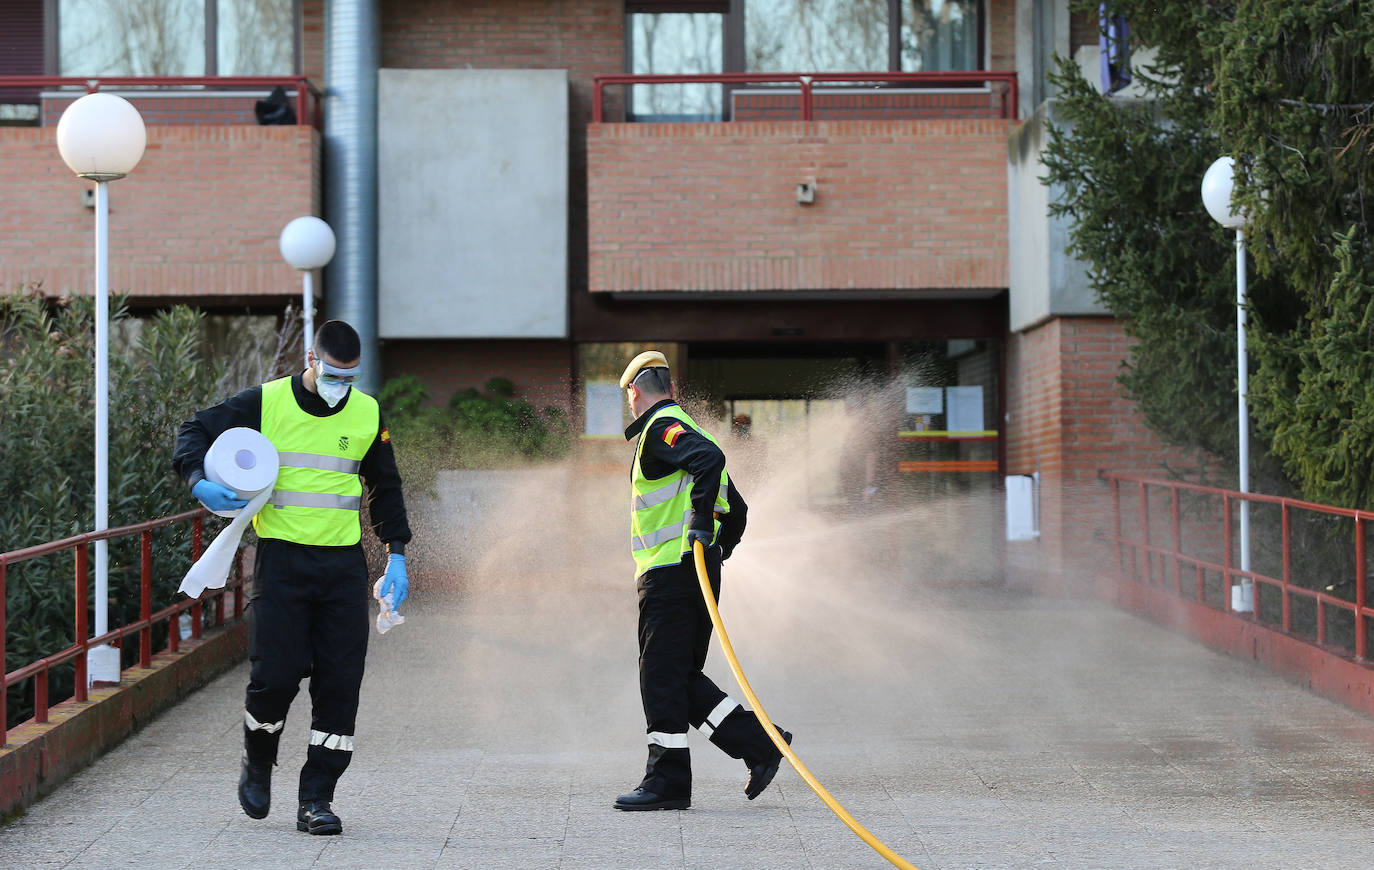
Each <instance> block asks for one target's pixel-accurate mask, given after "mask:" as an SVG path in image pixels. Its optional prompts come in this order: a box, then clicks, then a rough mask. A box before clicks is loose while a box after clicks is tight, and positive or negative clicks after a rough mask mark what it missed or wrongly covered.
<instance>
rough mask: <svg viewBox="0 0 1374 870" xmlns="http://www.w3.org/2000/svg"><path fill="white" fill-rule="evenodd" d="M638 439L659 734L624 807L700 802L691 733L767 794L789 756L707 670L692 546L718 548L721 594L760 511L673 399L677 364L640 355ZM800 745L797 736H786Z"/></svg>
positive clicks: (645, 661)
mask: <svg viewBox="0 0 1374 870" xmlns="http://www.w3.org/2000/svg"><path fill="white" fill-rule="evenodd" d="M620 386H621V388H622V389H624V390H626V392H627V398H628V399H629V403H630V409H631V410H632V411H633V413H634V415H635V421H634V423H632V424H631V425H630V428H628V429H626V430H625V440H627V441H629V440H632V439H635V438H638V439H639V440H638V443H637V445H636V447H635V459H634V468H633V478H632V480H633V488H634V493H633V498H632V502H631V507H630V549H631V552H632V554H633V556H634V560H635V573H636V576H637V585H638V588H639V690H640V696H641V698H642V700H643V702H644V718H645V720H646V723H647V725H648V733H649V762H648V764H647V765H646V767H645V771H644V779H643V780H642V781H641V782H640V784H639V786H638V787H637V788H635V790H634V791H632V792H630V793H629V794H623V795H621V796H620V797H618V798H616V801H615V808H616V809H619V810H681V809H686V808H687V807H689V806H691V804H692V760H691V754H690V751H689V750H688V748H687V728H688V726H692V727H694V728H696V729H697V730H698V731H700V732H701V733H703V734H705V735H706V736H707V737H708V738H710V740H711V742H712V743H714V744H715V745H716V746H718V747H720V748H721V749H722V750H724V751H725V753H726V754H727V755H729V756H731V757H732V758H739V759H742V760H743V761H744V764H745V766H746V767H748V768H749V780H748V783H747V784H746V785H745V788H744V793H745V795H746V796H747V797H748V798H749V799H750V800H753V799H754V798H756V797H758V796H759V794H760V793H762V792H763V790H764V789H765V788H767V787H768V784H769V783H770V782H772V781H773V777H774V776H775V775H776V774H777V772H778V766H779V765H780V764H781V762H782V753H781V752H779V751H778V749H777V747H775V746H774V745H773V743H772V741H770V740H769V739H768V735H767V734H766V733H765V732H764V730H763V726H762V725H760V724H759V721H758V719H756V718H754V714H753V713H751V712H749V711H748V710H746V709H744V707H743V706H741V705H740V704H739V703H738V702H737V701H735V699H734V698H731V697H730V696H729V695H727V694H725V692H723V691H721V690H720V688H719V687H717V686H716V684H715V683H713V682H712V681H711V679H710V677H707V676H706V675H705V674H704V673H702V667H703V666H704V665H705V664H706V653H707V650H708V649H709V647H710V643H711V617H710V614H709V613H708V612H707V610H706V602H705V601H704V600H703V599H702V595H701V588H700V585H699V584H698V582H697V575H696V564H695V560H694V557H693V554H692V544H693V542H695V541H701V543H702V546H703V547H704V548H705V550H706V565H707V575H708V577H709V579H710V581H711V588H712V590H713V592H714V594H715V595H717V596H719V595H720V564H721V562H722V561H724V560H725V559H728V558H729V557H730V553H731V552H732V551H733V550H734V549H735V545H736V544H738V543H739V541H740V537H741V536H742V535H743V534H744V524H745V512H746V511H747V510H748V508H747V506H746V505H745V503H744V499H743V498H742V497H741V496H740V494H739V489H738V487H736V486H735V484H734V482H733V481H732V480H731V479H730V477H729V475H728V474H726V472H725V454H724V453H722V452H721V449H720V445H719V444H718V443H717V442H716V439H715V438H713V437H711V435H710V434H708V433H707V432H706V430H704V429H702V428H701V427H700V426H698V425H697V424H696V421H694V420H693V419H692V418H691V417H690V416H688V415H687V412H686V411H684V410H682V408H681V406H679V405H678V403H677V402H676V401H675V400H674V399H673V384H672V379H671V377H670V373H669V370H668V360H667V358H666V357H664V355H663V354H662V353H660V352H658V351H656V350H651V351H645V352H644V353H641V354H640V355H639V356H637V357H635V358H634V359H633V360H632V361H631V362H630V364H629V366H628V367H626V369H625V372H624V374H622V375H621V377H620ZM782 736H783V739H784V740H786V741H787V742H788V743H791V742H792V735H791V734H790V733H788V732H786V731H783V732H782Z"/></svg>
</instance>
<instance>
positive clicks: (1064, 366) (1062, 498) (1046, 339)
mask: <svg viewBox="0 0 1374 870" xmlns="http://www.w3.org/2000/svg"><path fill="white" fill-rule="evenodd" d="M1129 349H1130V339H1128V338H1127V337H1126V335H1125V334H1124V333H1123V332H1122V330H1121V326H1120V324H1119V323H1118V322H1117V321H1115V320H1114V319H1111V318H1087V317H1079V318H1057V319H1054V320H1050V321H1048V322H1046V323H1045V324H1043V325H1041V326H1039V327H1036V328H1034V329H1030V330H1027V331H1026V332H1023V333H1017V334H1014V335H1012V336H1010V337H1009V338H1008V341H1007V379H1008V384H1007V414H1008V425H1007V473H1008V474H1030V473H1032V472H1034V471H1036V470H1039V472H1040V476H1041V477H1040V479H1041V501H1040V519H1041V538H1040V540H1039V541H1038V542H1033V543H1029V542H1027V543H1014V544H1009V545H1008V548H1007V553H1008V558H1007V563H1008V568H1009V571H1011V570H1020V571H1025V572H1028V573H1030V574H1032V575H1039V576H1052V575H1055V574H1058V573H1060V572H1064V573H1066V574H1067V575H1068V576H1069V577H1070V579H1072V578H1073V577H1074V576H1075V575H1074V572H1075V571H1079V570H1082V569H1085V568H1086V567H1087V566H1090V565H1092V564H1093V563H1095V562H1098V561H1100V560H1101V558H1102V557H1103V556H1104V554H1107V553H1109V552H1110V551H1109V549H1108V546H1109V545H1107V544H1106V543H1104V542H1103V541H1102V540H1101V535H1102V534H1104V533H1108V532H1110V531H1111V529H1112V516H1113V515H1112V503H1111V491H1110V489H1109V488H1108V486H1107V485H1106V484H1104V483H1103V482H1101V481H1099V480H1098V477H1097V475H1098V471H1099V470H1101V469H1109V470H1112V471H1119V472H1129V473H1141V474H1150V475H1154V476H1161V477H1167V476H1169V471H1168V470H1169V469H1172V470H1174V471H1180V470H1183V471H1188V470H1193V471H1196V470H1200V469H1202V468H1203V467H1204V466H1207V465H1209V463H1208V461H1207V459H1206V458H1205V457H1201V456H1198V455H1197V454H1196V453H1193V452H1190V451H1184V450H1181V449H1177V448H1170V447H1166V446H1164V445H1163V444H1162V443H1161V442H1160V441H1159V440H1158V439H1157V438H1156V437H1155V436H1154V434H1153V433H1152V432H1151V431H1150V430H1149V429H1148V428H1147V427H1146V425H1145V421H1144V418H1143V417H1142V416H1141V415H1140V413H1139V411H1138V410H1137V409H1136V408H1135V405H1134V403H1133V402H1131V401H1130V400H1129V399H1128V398H1127V397H1126V396H1125V394H1124V393H1123V391H1122V389H1121V387H1120V386H1119V385H1118V384H1117V382H1116V378H1117V375H1118V373H1119V372H1120V368H1121V363H1122V361H1124V360H1125V359H1126V358H1127V355H1128V354H1129ZM1166 464H1167V468H1166ZM1084 576H1086V572H1085V573H1084Z"/></svg>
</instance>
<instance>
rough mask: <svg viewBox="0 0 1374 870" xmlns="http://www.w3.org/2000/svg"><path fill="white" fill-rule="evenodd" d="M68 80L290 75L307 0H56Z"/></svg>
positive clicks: (60, 57)
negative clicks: (301, 12)
mask: <svg viewBox="0 0 1374 870" xmlns="http://www.w3.org/2000/svg"><path fill="white" fill-rule="evenodd" d="M48 2H50V3H55V4H56V7H57V21H58V72H59V74H60V75H64V76H202V75H288V74H291V73H292V72H294V71H295V70H296V69H297V68H298V63H297V60H296V57H297V54H298V50H297V39H296V34H297V32H298V31H299V27H298V25H297V22H298V20H299V10H298V8H297V7H298V2H299V0H48Z"/></svg>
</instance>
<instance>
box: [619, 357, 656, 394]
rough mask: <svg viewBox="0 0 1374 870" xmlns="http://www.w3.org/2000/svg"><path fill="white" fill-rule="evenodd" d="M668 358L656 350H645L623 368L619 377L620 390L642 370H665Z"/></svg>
mask: <svg viewBox="0 0 1374 870" xmlns="http://www.w3.org/2000/svg"><path fill="white" fill-rule="evenodd" d="M667 367H668V358H667V357H666V356H664V355H663V354H662V353H660V352H659V351H656V350H646V351H644V353H641V354H640V355H639V356H637V357H635V358H634V359H632V360H630V364H629V365H627V366H625V373H624V374H623V375H621V376H620V389H622V390H623V389H625V388H626V387H628V386H629V385H630V381H633V380H634V379H635V376H636V375H638V374H639V373H640V372H641V371H643V370H644V369H652V368H665V369H666V368H667Z"/></svg>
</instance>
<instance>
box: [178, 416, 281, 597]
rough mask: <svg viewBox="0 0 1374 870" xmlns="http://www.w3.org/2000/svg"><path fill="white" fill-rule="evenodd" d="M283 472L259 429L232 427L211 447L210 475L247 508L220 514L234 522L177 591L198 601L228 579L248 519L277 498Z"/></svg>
mask: <svg viewBox="0 0 1374 870" xmlns="http://www.w3.org/2000/svg"><path fill="white" fill-rule="evenodd" d="M279 470H280V461H279V458H278V456H277V448H275V447H273V446H272V442H271V441H268V440H267V436H265V435H263V434H262V433H261V432H259V431H257V430H256V429H246V428H242V427H239V428H235V429H228V430H226V431H225V432H224V434H222V435H220V436H219V437H218V438H216V439H215V443H214V444H211V445H210V449H209V450H208V451H206V453H205V476H206V477H207V478H209V479H210V480H212V481H214V482H215V483H218V484H221V485H223V486H227V487H229V488H230V489H232V490H234V491H235V492H237V493H238V494H239V497H240V498H246V499H248V506H247V507H245V508H241V509H240V510H237V511H215V513H217V514H219V515H220V516H222V517H226V516H228V517H233V518H234V521H233V522H232V523H230V524H229V525H227V526H225V527H224V530H223V531H221V532H220V533H219V535H218V536H216V538H215V540H214V541H213V542H211V544H210V546H208V547H206V548H205V552H204V553H202V554H201V556H200V558H199V559H197V560H196V563H195V564H194V565H192V566H191V570H189V571H187V572H186V576H185V577H184V578H183V579H182V581H181V587H180V588H179V589H178V590H177V591H178V592H185V593H186V594H187V595H189V596H191V597H192V598H199V597H200V594H201V593H202V592H204V591H205V590H206V589H219V588H220V587H222V586H223V585H224V581H226V580H228V579H229V568H230V567H231V566H232V565H233V563H234V553H236V552H238V548H239V541H240V540H242V539H243V533H244V532H245V531H247V529H248V523H249V521H251V520H252V519H253V516H254V515H255V514H257V512H258V511H260V510H262V507H263V505H265V504H267V501H268V499H270V498H271V497H272V487H273V485H275V484H276V482H277V472H278V471H279Z"/></svg>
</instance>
